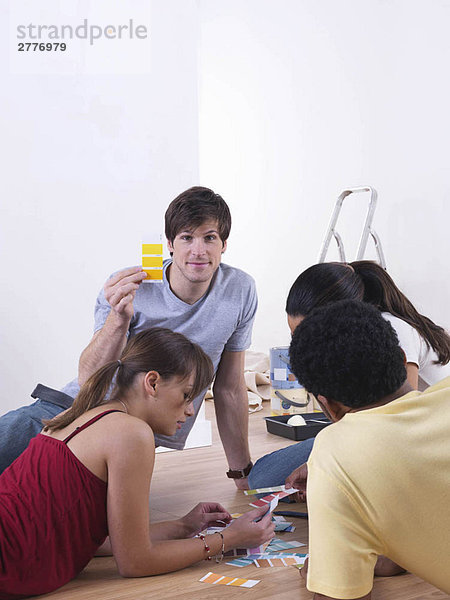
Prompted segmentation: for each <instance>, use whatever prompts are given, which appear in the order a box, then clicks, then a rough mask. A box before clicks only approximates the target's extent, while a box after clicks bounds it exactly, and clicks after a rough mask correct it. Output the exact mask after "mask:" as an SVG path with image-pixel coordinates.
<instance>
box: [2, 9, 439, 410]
mask: <svg viewBox="0 0 450 600" xmlns="http://www.w3.org/2000/svg"><path fill="white" fill-rule="evenodd" d="M22 1H25V0H17V2H22ZM73 1H74V2H75V0H73ZM102 1H103V0H102ZM98 2H100V0H98ZM31 4H33V3H31ZM44 4H45V6H47V8H48V7H50V8H51V6H52V5H54V6H58V5H59V4H60V3H59V2H58V1H57V0H46V2H45V3H44ZM123 4H124V5H125V6H130V7H131V6H132V5H133V6H137V5H139V6H141V7H143V6H147V7H148V6H150V7H151V17H150V21H151V23H150V41H151V57H150V72H149V73H148V74H147V73H143V74H139V73H138V74H126V73H125V74H123V65H121V69H119V68H118V73H119V74H116V75H114V73H113V74H107V73H104V74H100V75H92V74H91V75H89V74H87V73H86V72H85V71H83V69H78V70H75V72H74V73H72V74H69V75H66V76H64V75H61V74H60V75H42V74H41V75H20V74H18V73H17V72H14V71H13V72H11V71H10V70H9V67H8V64H7V63H4V64H3V69H2V70H3V74H2V82H3V85H2V95H1V99H0V102H1V105H0V108H1V112H0V118H1V125H2V136H1V139H2V147H3V160H2V165H3V166H4V167H5V168H4V173H3V176H2V184H3V194H2V200H1V203H2V207H1V210H2V215H1V219H0V227H1V232H0V234H1V242H0V243H1V246H0V251H1V265H2V281H3V285H2V295H1V305H0V306H1V316H2V321H1V323H2V324H1V330H2V343H1V367H0V369H1V371H0V385H1V390H0V412H4V411H6V410H8V409H10V408H13V407H15V406H18V405H20V404H24V403H27V402H28V401H29V393H30V391H31V390H32V388H33V386H34V385H35V383H36V382H37V381H41V382H43V383H46V384H48V385H51V386H54V387H60V386H62V385H63V384H64V383H66V381H68V380H69V379H71V378H72V377H73V376H74V375H75V373H76V364H77V361H78V357H79V354H80V352H81V350H82V349H83V348H84V346H85V345H86V344H87V342H88V341H89V339H90V336H91V330H92V329H91V328H92V313H93V303H94V298H95V296H96V294H97V292H98V290H99V289H100V288H101V286H102V284H103V281H104V279H105V278H106V276H107V274H108V273H109V272H111V271H112V270H115V269H117V268H120V267H123V266H126V265H129V264H133V263H136V262H138V260H139V254H138V243H139V241H140V237H141V233H142V232H143V231H146V230H148V229H149V225H150V226H151V228H153V224H154V223H155V222H157V223H158V224H161V225H162V215H163V212H164V209H165V208H166V206H167V204H168V202H169V201H170V200H171V199H172V198H173V197H174V196H175V195H176V194H177V193H178V192H179V191H181V190H183V189H185V188H187V187H189V186H190V185H193V184H196V183H198V182H199V181H200V183H201V184H203V185H210V186H211V187H213V188H214V189H215V190H217V191H218V192H220V193H221V194H222V195H223V196H224V197H225V198H226V200H227V201H228V202H229V204H230V206H231V209H232V214H233V220H234V224H233V230H232V236H231V239H230V244H229V249H228V251H227V254H226V258H225V260H226V261H227V262H229V263H231V264H234V265H236V266H239V267H241V268H243V269H245V270H247V271H249V272H250V273H252V274H253V275H254V277H255V278H256V281H257V285H258V290H259V296H260V310H259V313H258V317H257V322H256V327H255V332H254V348H255V349H258V350H263V351H267V349H268V348H269V347H270V346H272V345H276V344H283V343H287V342H288V339H289V336H288V331H287V327H286V325H285V317H284V303H285V298H286V294H287V291H288V289H289V287H290V285H291V283H292V282H293V280H294V278H295V277H296V276H297V274H298V273H299V272H300V271H302V270H303V269H304V268H306V267H307V266H309V265H310V264H312V263H314V262H316V259H317V256H318V252H319V248H320V245H321V242H322V238H323V235H324V233H325V229H326V226H327V224H328V220H329V217H330V214H331V210H332V207H333V203H334V200H335V198H336V196H337V194H338V193H339V192H340V190H341V189H342V188H344V187H347V186H351V185H358V184H371V185H373V186H374V187H375V188H377V189H378V192H379V198H380V201H379V207H378V211H377V214H376V220H375V228H376V229H377V230H378V233H379V234H380V236H381V238H382V241H383V245H384V250H385V254H386V259H387V263H388V268H389V271H390V272H391V273H392V275H393V276H394V278H395V279H396V280H397V282H398V283H399V284H400V285H401V287H402V288H403V289H404V290H405V292H406V293H407V294H408V295H409V296H410V298H411V299H412V300H413V301H414V302H415V303H416V304H417V306H418V307H419V308H420V309H421V310H422V311H423V312H424V313H425V314H427V315H429V316H431V317H432V318H434V319H435V320H436V321H437V322H440V323H441V324H445V325H447V326H448V325H449V324H450V322H449V316H448V311H447V310H446V304H447V299H448V298H449V295H450V289H449V286H450V284H449V281H448V277H445V275H447V272H448V268H447V257H448V255H449V242H448V234H447V229H448V226H447V223H448V215H449V211H448V208H447V204H448V195H449V194H448V191H449V184H448V181H449V180H450V177H449V175H450V173H449V165H448V155H449V148H448V146H449V142H448V140H449V139H450V121H449V116H448V113H449V111H448V106H450V91H449V84H448V77H447V65H448V64H449V59H450V49H449V46H448V43H447V38H448V34H447V23H448V22H449V18H450V5H449V3H448V2H447V1H444V0H434V1H433V2H432V3H430V2H425V0H421V1H419V0H408V1H406V0H405V1H404V2H400V1H398V0H397V1H395V0H391V1H389V0H378V1H377V0H370V1H369V0H351V1H350V0H340V1H339V2H335V1H332V0H307V1H306V0H283V1H277V2H275V0H270V1H268V0H244V1H243V0H227V1H226V2H225V1H224V0H199V2H195V1H194V0H168V1H167V0H153V2H151V3H148V2H147V1H146V0H145V1H144V0H123ZM34 5H36V3H34ZM36 6H38V7H41V6H42V5H41V4H39V5H36ZM89 6H93V4H91V3H90V2H89V1H88V0H79V1H77V7H78V10H79V13H80V14H81V13H83V11H84V10H85V9H86V7H89ZM96 6H97V4H96ZM58 10H59V11H61V10H62V9H61V7H59V9H58ZM107 14H108V15H109V13H106V12H105V18H107V17H106V15H107ZM0 16H1V27H2V33H3V34H4V35H2V36H0V45H1V46H0V47H1V50H2V52H1V55H2V56H4V57H7V56H8V50H9V51H10V52H14V51H15V50H14V49H13V47H12V41H11V39H8V37H9V36H10V35H11V31H10V30H9V29H8V27H9V26H10V25H9V22H8V14H7V8H6V7H5V6H4V5H2V8H0ZM199 27H200V33H199ZM7 29H8V30H7ZM199 37H200V43H201V46H200V59H201V62H200V66H199V68H198V66H197V50H198V40H199ZM15 58H17V56H16V57H15ZM134 67H135V65H134V64H133V65H130V72H131V71H133V70H134ZM198 73H200V84H201V97H200V109H199V107H198V98H197V85H198ZM198 119H199V122H198ZM198 124H200V129H199V130H198ZM198 131H200V138H198V135H199V134H198ZM199 139H200V178H199V176H198V160H199V159H198V156H199V149H198V148H199V146H198V143H199ZM356 208H358V207H357V206H355V209H356ZM347 213H348V214H347V215H343V216H346V217H347V224H346V225H345V224H344V227H343V229H344V232H343V233H346V231H347V230H349V229H350V231H351V225H352V224H353V217H352V213H351V211H347ZM358 218H361V214H360V213H359V212H358ZM347 233H348V231H347ZM335 256H336V254H335V253H334V254H333V253H330V255H329V257H330V259H332V258H334V257H335ZM369 257H370V255H369Z"/></svg>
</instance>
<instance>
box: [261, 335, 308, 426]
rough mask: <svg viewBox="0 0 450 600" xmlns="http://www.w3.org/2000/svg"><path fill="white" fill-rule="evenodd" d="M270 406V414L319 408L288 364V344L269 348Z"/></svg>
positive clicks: (304, 411)
mask: <svg viewBox="0 0 450 600" xmlns="http://www.w3.org/2000/svg"><path fill="white" fill-rule="evenodd" d="M270 386H271V390H270V408H271V413H272V415H295V414H301V413H308V412H314V410H319V406H318V404H317V401H316V399H315V398H314V396H313V395H312V394H310V393H309V392H307V391H306V390H305V388H304V387H303V386H302V385H300V384H299V382H298V381H297V378H296V377H295V375H294V373H293V372H292V370H291V365H290V364H289V346H276V347H274V348H271V349H270Z"/></svg>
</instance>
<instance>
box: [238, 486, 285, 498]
mask: <svg viewBox="0 0 450 600" xmlns="http://www.w3.org/2000/svg"><path fill="white" fill-rule="evenodd" d="M285 491H286V486H285V485H275V486H274V487H265V488H257V489H255V490H244V494H245V495H246V496H254V495H255V494H271V493H273V492H285Z"/></svg>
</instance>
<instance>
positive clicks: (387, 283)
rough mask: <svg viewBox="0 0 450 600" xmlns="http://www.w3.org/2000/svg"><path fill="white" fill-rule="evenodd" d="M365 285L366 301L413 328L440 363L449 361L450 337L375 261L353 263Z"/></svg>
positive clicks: (443, 363) (364, 298) (364, 299)
mask: <svg viewBox="0 0 450 600" xmlns="http://www.w3.org/2000/svg"><path fill="white" fill-rule="evenodd" d="M350 265H351V266H352V267H353V269H354V270H355V273H356V274H357V275H358V276H359V277H360V278H361V280H362V282H363V284H364V297H363V301H364V302H368V303H370V304H373V305H374V306H376V307H377V308H378V309H379V310H381V311H382V312H388V313H390V314H391V315H394V316H395V317H398V318H399V319H402V320H403V321H406V323H408V324H409V325H411V327H414V329H416V331H417V332H418V333H419V334H420V336H421V337H422V338H423V339H424V341H425V343H426V344H427V346H428V347H429V348H433V350H434V351H435V352H436V354H437V355H438V361H437V362H438V364H441V365H445V364H447V363H448V362H449V360H450V336H449V335H448V333H447V332H446V331H445V330H444V329H443V328H442V327H440V326H439V325H436V324H435V323H433V321H432V320H431V319H429V318H428V317H425V316H424V315H421V314H420V313H419V312H418V311H417V310H416V309H415V307H414V306H413V304H412V303H411V302H410V301H409V300H408V298H407V297H406V296H405V295H404V294H403V293H402V292H401V291H400V290H399V288H398V287H397V286H396V285H395V283H394V281H393V279H392V277H391V276H390V275H389V274H388V273H387V272H386V271H385V270H384V269H383V268H382V267H380V265H379V264H378V263H376V262H373V261H370V260H359V261H355V262H352V263H350Z"/></svg>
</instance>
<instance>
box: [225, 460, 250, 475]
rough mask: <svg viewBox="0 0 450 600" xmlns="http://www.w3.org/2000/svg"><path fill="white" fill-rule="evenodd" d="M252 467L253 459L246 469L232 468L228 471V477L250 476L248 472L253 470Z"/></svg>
mask: <svg viewBox="0 0 450 600" xmlns="http://www.w3.org/2000/svg"><path fill="white" fill-rule="evenodd" d="M252 467H253V463H252V461H250V462H249V463H248V465H247V466H246V467H245V468H244V469H235V470H233V469H230V470H229V471H227V477H229V478H230V479H244V478H245V477H247V476H248V474H249V473H250V471H251V470H252Z"/></svg>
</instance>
